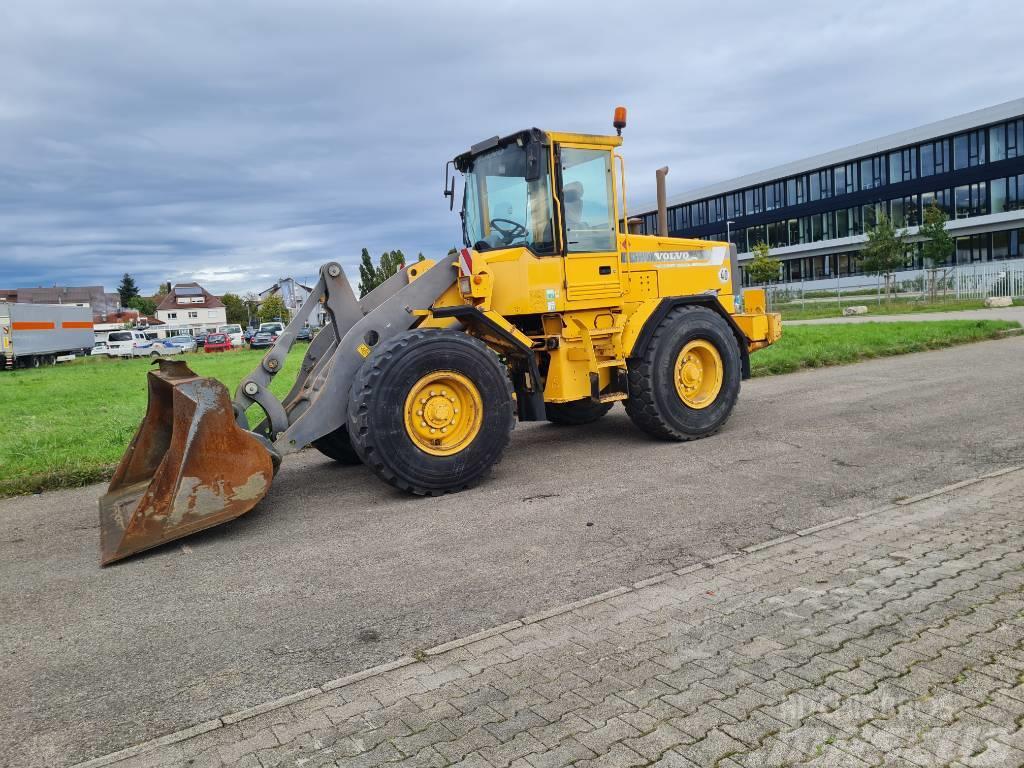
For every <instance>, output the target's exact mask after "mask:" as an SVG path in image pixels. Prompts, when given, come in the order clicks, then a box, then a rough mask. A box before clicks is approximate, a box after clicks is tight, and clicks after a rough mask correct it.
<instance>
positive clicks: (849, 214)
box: [836, 206, 864, 237]
mask: <svg viewBox="0 0 1024 768" xmlns="http://www.w3.org/2000/svg"><path fill="white" fill-rule="evenodd" d="M860 222H861V218H860V206H857V207H855V208H844V209H843V210H841V211H836V237H853V236H854V235H861V234H863V233H864V230H863V229H862V228H861V223H860Z"/></svg>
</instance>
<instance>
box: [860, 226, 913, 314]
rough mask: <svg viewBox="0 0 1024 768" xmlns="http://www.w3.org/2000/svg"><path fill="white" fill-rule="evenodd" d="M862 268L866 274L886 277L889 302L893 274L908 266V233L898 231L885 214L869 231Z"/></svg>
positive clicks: (886, 296)
mask: <svg viewBox="0 0 1024 768" xmlns="http://www.w3.org/2000/svg"><path fill="white" fill-rule="evenodd" d="M866 234H867V237H868V240H867V244H866V245H865V246H864V250H863V251H861V253H862V254H863V257H864V259H863V261H862V262H861V267H862V268H863V270H864V272H865V274H868V275H883V276H884V277H885V300H886V301H889V298H890V296H889V293H890V287H891V286H890V283H891V282H892V276H893V274H894V273H895V272H896V271H898V270H900V269H903V268H904V267H905V266H906V264H907V242H906V238H907V231H906V230H905V229H903V230H897V229H896V227H895V226H893V223H892V221H891V220H890V219H889V217H888V216H886V215H885V213H884V212H881V213H879V214H878V221H877V222H876V223H875V226H874V227H872V228H870V229H869V230H868V231H867V233H866Z"/></svg>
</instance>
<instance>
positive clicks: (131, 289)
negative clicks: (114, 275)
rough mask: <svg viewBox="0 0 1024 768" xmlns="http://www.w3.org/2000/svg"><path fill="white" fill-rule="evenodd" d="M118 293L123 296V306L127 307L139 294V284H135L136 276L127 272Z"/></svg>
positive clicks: (118, 287)
mask: <svg viewBox="0 0 1024 768" xmlns="http://www.w3.org/2000/svg"><path fill="white" fill-rule="evenodd" d="M117 293H118V295H119V296H120V297H121V306H122V307H127V306H128V302H129V301H131V300H132V298H133V297H134V296H138V295H139V286H137V285H136V284H135V278H134V277H132V276H131V275H129V274H128V273H127V272H125V273H124V276H123V277H122V278H121V284H120V285H119V286H117Z"/></svg>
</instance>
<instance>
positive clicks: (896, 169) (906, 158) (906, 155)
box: [889, 147, 917, 184]
mask: <svg viewBox="0 0 1024 768" xmlns="http://www.w3.org/2000/svg"><path fill="white" fill-rule="evenodd" d="M916 178H917V148H916V147H909V148H908V149H900V150H897V151H896V152H890V153H889V183H890V184H899V183H900V182H901V181H912V180H914V179H916Z"/></svg>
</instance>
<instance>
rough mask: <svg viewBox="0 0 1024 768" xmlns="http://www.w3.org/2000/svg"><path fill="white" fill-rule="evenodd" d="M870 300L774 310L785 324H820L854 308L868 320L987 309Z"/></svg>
mask: <svg viewBox="0 0 1024 768" xmlns="http://www.w3.org/2000/svg"><path fill="white" fill-rule="evenodd" d="M871 299H872V300H870V301H869V300H864V299H861V300H858V299H853V298H845V299H844V300H843V302H842V304H840V303H839V302H837V301H809V302H807V303H805V304H803V305H801V304H798V303H796V302H790V303H788V304H778V305H776V306H773V307H772V310H773V311H775V312H779V313H781V314H782V319H783V320H819V319H821V318H823V317H841V316H842V314H843V307H849V306H855V305H856V306H866V307H867V308H868V315H869V316H870V315H906V314H912V313H917V312H957V311H959V310H963V309H983V308H984V307H985V302H984V300H983V299H963V300H961V301H956V300H955V299H950V300H948V301H933V302H928V301H921V300H920V299H903V298H899V297H897V298H895V299H893V300H892V301H891V302H890V303H888V304H886V303H885V302H884V301H883V302H882V303H881V304H879V303H877V302H876V301H874V300H873V299H874V297H871ZM1014 304H1015V306H1020V304H1021V301H1020V299H1017V300H1016V301H1015V302H1014Z"/></svg>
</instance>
